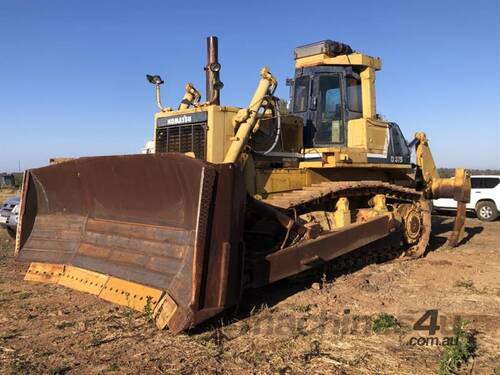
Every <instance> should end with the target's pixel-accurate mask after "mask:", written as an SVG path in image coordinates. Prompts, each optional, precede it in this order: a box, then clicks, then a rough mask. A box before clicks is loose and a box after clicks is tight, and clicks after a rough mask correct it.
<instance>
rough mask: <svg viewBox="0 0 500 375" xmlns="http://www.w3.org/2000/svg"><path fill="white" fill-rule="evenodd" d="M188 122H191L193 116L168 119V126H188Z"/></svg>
mask: <svg viewBox="0 0 500 375" xmlns="http://www.w3.org/2000/svg"><path fill="white" fill-rule="evenodd" d="M188 122H191V116H186V115H183V116H179V117H172V118H169V119H167V125H179V124H186V123H188Z"/></svg>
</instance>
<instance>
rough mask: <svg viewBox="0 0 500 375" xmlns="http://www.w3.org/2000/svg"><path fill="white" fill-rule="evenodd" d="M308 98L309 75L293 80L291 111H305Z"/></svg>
mask: <svg viewBox="0 0 500 375" xmlns="http://www.w3.org/2000/svg"><path fill="white" fill-rule="evenodd" d="M308 99H309V77H308V76H304V77H300V78H297V79H296V80H295V88H294V96H293V112H295V113H296V112H305V111H306V110H307V102H308Z"/></svg>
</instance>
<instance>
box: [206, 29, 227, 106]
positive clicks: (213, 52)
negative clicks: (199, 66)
mask: <svg viewBox="0 0 500 375" xmlns="http://www.w3.org/2000/svg"><path fill="white" fill-rule="evenodd" d="M220 68H221V66H220V63H219V43H218V39H217V37H216V36H209V37H208V38H207V65H206V66H205V72H206V80H207V91H206V96H207V102H209V103H210V104H217V105H220V90H221V89H222V87H224V84H223V83H222V82H221V81H220V79H219V72H220Z"/></svg>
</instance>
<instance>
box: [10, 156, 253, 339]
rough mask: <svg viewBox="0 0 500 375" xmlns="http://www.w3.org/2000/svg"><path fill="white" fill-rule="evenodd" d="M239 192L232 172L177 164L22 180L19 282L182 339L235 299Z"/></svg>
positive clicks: (120, 163) (128, 160) (115, 159)
mask: <svg viewBox="0 0 500 375" xmlns="http://www.w3.org/2000/svg"><path fill="white" fill-rule="evenodd" d="M245 199H246V190H245V188H244V183H243V177H242V174H241V172H240V171H239V169H238V168H236V167H235V166H234V165H232V164H224V165H214V164H211V163H207V162H204V161H201V160H197V159H193V158H190V157H187V156H184V155H181V154H150V155H130V156H109V157H89V158H80V159H75V160H72V161H67V162H64V163H61V164H56V165H51V166H48V167H43V168H38V169H32V170H29V171H28V172H27V173H26V175H25V179H24V183H23V196H22V204H21V218H20V220H21V223H20V230H19V231H18V238H17V245H16V252H17V256H16V259H17V261H21V262H30V263H31V264H30V268H29V270H28V272H27V274H26V277H25V279H26V280H33V281H45V282H52V283H57V284H60V285H64V286H67V287H70V288H73V289H76V290H80V291H85V292H88V293H92V294H95V295H97V296H99V297H101V298H103V299H105V300H108V301H111V302H115V303H118V304H121V305H125V306H129V307H130V308H133V309H136V310H139V311H144V312H146V313H148V314H151V316H152V317H154V319H155V321H156V324H157V326H159V327H160V328H163V327H165V326H166V325H167V326H169V328H170V329H171V330H172V331H174V332H179V331H181V330H184V329H186V328H189V327H190V326H191V325H194V324H197V323H200V322H202V321H204V320H206V319H208V318H210V317H212V316H214V315H216V314H218V313H219V312H220V311H222V310H223V309H224V308H226V307H228V306H231V305H234V304H235V303H236V302H237V301H238V299H239V296H240V292H241V277H242V275H241V273H242V264H243V246H242V238H243V236H242V234H243V225H244V220H243V219H244V213H245V207H244V206H245Z"/></svg>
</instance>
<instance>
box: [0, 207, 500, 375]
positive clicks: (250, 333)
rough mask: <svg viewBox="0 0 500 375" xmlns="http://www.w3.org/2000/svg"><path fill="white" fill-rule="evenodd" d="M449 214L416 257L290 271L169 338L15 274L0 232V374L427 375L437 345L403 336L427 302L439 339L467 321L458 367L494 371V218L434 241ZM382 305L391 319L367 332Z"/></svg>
mask: <svg viewBox="0 0 500 375" xmlns="http://www.w3.org/2000/svg"><path fill="white" fill-rule="evenodd" d="M451 223H452V218H451V217H446V216H435V217H434V218H433V230H434V233H433V236H432V238H431V244H430V252H429V254H428V255H427V256H426V257H425V258H423V259H418V260H411V261H401V260H393V261H389V262H385V263H383V264H369V265H366V266H364V267H362V268H361V269H358V270H351V271H343V272H341V273H337V274H322V273H321V272H310V273H308V274H305V275H300V276H298V277H295V278H292V279H289V280H285V281H282V282H279V283H276V284H274V285H270V286H267V287H265V288H262V289H260V290H256V291H251V292H248V293H247V294H246V295H245V296H244V301H245V306H241V307H239V309H238V310H237V311H235V312H234V313H233V314H232V315H230V314H228V315H226V316H225V317H224V318H219V319H217V320H214V321H212V322H209V323H208V324H205V325H204V326H202V327H199V328H196V329H195V330H193V331H192V332H189V333H187V334H181V335H178V336H173V335H172V334H171V333H169V332H168V331H158V330H157V329H155V328H154V326H153V324H152V323H149V322H148V321H147V320H146V318H145V317H144V316H143V315H142V314H140V313H138V312H134V311H131V310H129V309H127V308H124V307H118V306H115V305H112V304H110V303H107V302H105V301H102V300H98V299H97V298H96V297H94V296H91V295H87V294H84V293H80V292H76V291H72V290H69V289H66V288H64V287H61V286H57V285H47V284H37V283H30V282H24V281H23V274H22V273H21V270H20V268H19V267H16V266H15V264H14V261H13V257H12V252H13V242H12V241H11V240H10V239H8V238H7V237H6V235H5V234H4V233H3V231H2V236H3V237H1V238H0V246H1V248H0V306H1V308H0V373H1V374H28V373H33V374H41V373H48V374H103V373H120V374H136V373H141V374H163V373H167V374H192V373H194V374H206V373H254V374H267V373H279V374H289V373H290V374H302V373H304V374H305V373H307V374H314V373H318V374H326V373H331V374H413V375H415V374H429V373H435V372H436V371H437V368H438V362H439V359H440V356H441V353H442V350H443V349H442V346H439V345H430V344H429V343H425V344H424V343H423V341H422V344H421V345H420V344H418V345H411V344H410V342H411V340H412V338H413V337H415V339H414V340H416V338H418V337H428V332H425V331H419V330H414V329H413V325H414V323H415V322H416V321H417V320H418V319H419V318H420V317H421V316H422V315H423V314H424V313H425V312H426V311H427V310H437V312H435V314H438V317H439V318H438V321H437V322H438V324H439V326H440V328H439V330H438V331H437V332H436V333H435V334H434V335H433V336H436V337H438V338H439V339H442V338H443V337H446V336H450V335H452V334H451V332H450V327H451V325H452V323H453V321H454V319H457V318H458V317H462V318H464V319H467V320H469V321H471V323H470V324H469V328H470V329H471V330H472V331H473V333H474V335H475V340H476V343H477V348H476V351H475V356H474V357H473V358H472V359H471V360H470V361H469V363H467V364H466V366H465V367H464V368H463V371H464V372H465V373H473V374H493V373H494V374H499V373H500V367H499V363H500V356H499V352H500V350H499V348H500V332H499V328H500V319H499V316H500V277H499V271H500V245H499V243H500V230H499V229H500V221H496V222H494V223H483V222H480V221H478V220H477V219H474V218H468V219H467V227H468V236H467V238H466V239H465V244H463V245H462V246H461V247H459V248H456V249H448V248H446V246H445V245H444V243H445V241H446V236H447V234H448V232H449V231H450V230H451ZM381 312H385V313H388V314H392V315H394V316H395V317H396V318H397V319H398V321H399V323H400V325H401V328H398V329H393V330H389V331H388V332H386V333H374V332H373V331H372V329H371V321H372V318H373V317H374V316H376V315H377V314H379V313H381ZM425 323H426V324H428V321H426V322H425ZM424 341H425V340H424Z"/></svg>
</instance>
